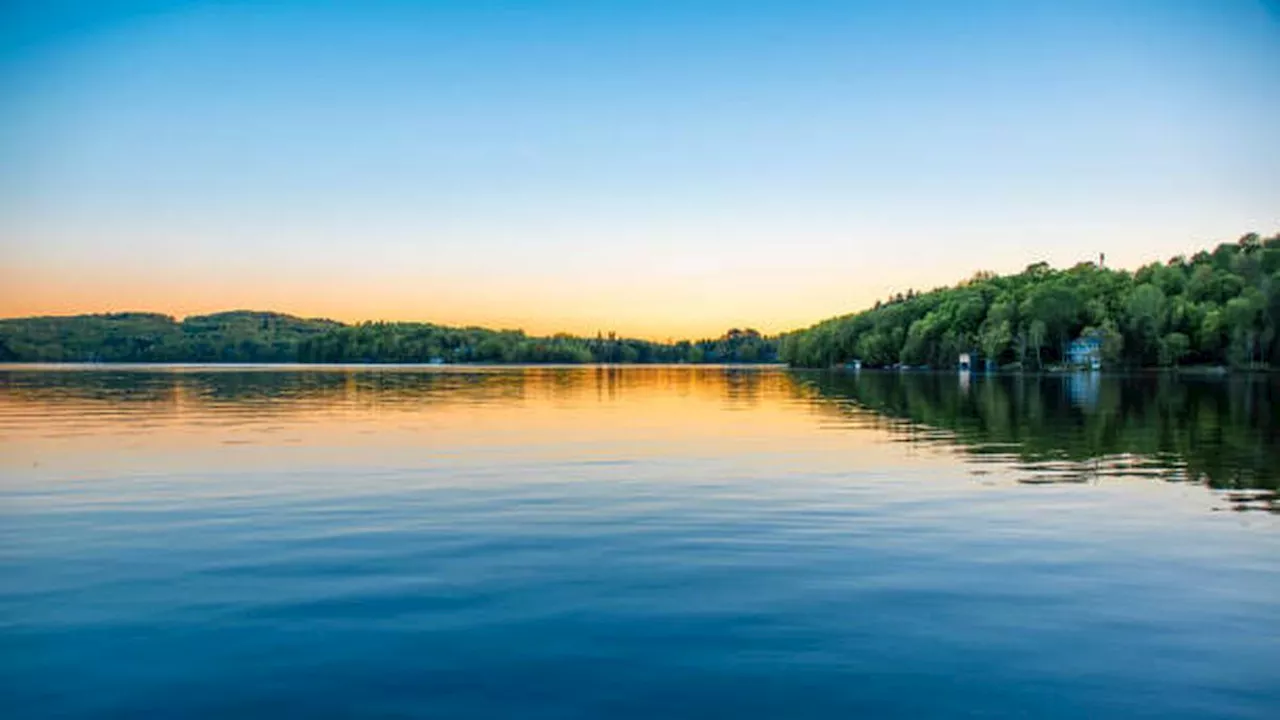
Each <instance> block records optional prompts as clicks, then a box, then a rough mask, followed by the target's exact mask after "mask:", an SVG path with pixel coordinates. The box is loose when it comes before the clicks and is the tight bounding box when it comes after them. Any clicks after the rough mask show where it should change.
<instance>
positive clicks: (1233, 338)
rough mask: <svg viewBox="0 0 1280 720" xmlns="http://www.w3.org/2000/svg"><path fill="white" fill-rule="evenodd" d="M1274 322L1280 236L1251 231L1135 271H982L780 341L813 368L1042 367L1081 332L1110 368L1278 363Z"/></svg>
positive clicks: (785, 356) (791, 359)
mask: <svg viewBox="0 0 1280 720" xmlns="http://www.w3.org/2000/svg"><path fill="white" fill-rule="evenodd" d="M1278 326H1280V235H1275V236H1273V237H1270V238H1265V239H1264V238H1261V237H1259V236H1258V235H1257V234H1249V235H1245V236H1244V237H1242V238H1241V239H1240V240H1239V241H1238V242H1235V243H1223V244H1221V245H1218V246H1217V247H1216V248H1215V249H1213V250H1212V251H1203V252H1199V253H1196V254H1195V255H1193V256H1192V257H1190V258H1187V257H1185V256H1179V257H1175V258H1172V259H1171V260H1169V261H1168V262H1166V263H1153V264H1151V265H1147V266H1145V267H1142V268H1140V269H1138V270H1137V271H1136V272H1128V271H1124V270H1112V269H1110V268H1106V267H1101V266H1100V265H1098V264H1095V263H1081V264H1079V265H1076V266H1075V267H1072V268H1070V269H1067V270H1054V269H1053V268H1050V267H1049V266H1048V265H1047V264H1045V263H1037V264H1035V265H1031V266H1030V267H1028V268H1027V269H1026V270H1025V271H1024V272H1022V273H1020V274H1017V275H1006V276H997V275H993V274H991V273H979V274H977V275H975V276H974V277H973V278H971V279H969V280H967V281H965V282H962V283H960V284H958V285H956V286H954V287H949V288H940V289H936V290H932V291H929V292H924V293H916V292H914V291H908V292H907V293H906V294H905V295H896V296H894V297H892V298H889V299H888V300H887V301H885V302H882V303H881V302H878V303H876V305H875V307H873V308H871V309H869V310H866V311H864V312H859V313H854V314H852V315H844V316H841V317H836V318H832V319H830V320H825V321H823V322H820V323H818V324H817V325H814V326H813V327H810V328H807V329H805V330H800V331H796V332H792V333H788V334H786V335H784V336H783V337H782V338H781V347H780V351H779V352H780V357H781V359H782V360H783V361H784V362H788V363H790V364H792V365H798V366H807V367H828V366H831V365H836V364H842V363H847V362H850V361H853V360H857V361H860V362H861V363H862V364H863V365H865V366H870V367H887V366H893V365H898V364H903V365H910V366H928V367H933V368H951V367H955V366H956V364H957V359H958V358H959V356H960V354H961V353H969V355H970V359H971V361H972V364H973V365H974V366H978V367H981V366H985V365H987V364H988V362H987V361H990V364H992V365H998V366H1010V365H1012V366H1015V367H1026V368H1031V369H1037V368H1041V367H1050V366H1053V365H1057V364H1062V363H1064V362H1066V361H1067V360H1068V359H1069V357H1068V355H1069V348H1070V347H1071V345H1070V344H1071V343H1072V342H1073V341H1075V340H1077V339H1082V338H1083V339H1087V340H1091V341H1093V342H1095V343H1096V347H1098V348H1099V351H1098V352H1099V354H1100V356H1101V360H1102V361H1103V363H1104V364H1106V365H1110V366H1113V367H1142V366H1167V365H1177V364H1182V363H1195V364H1214V365H1232V366H1237V367H1242V366H1243V367H1259V366H1270V367H1280V335H1278V334H1277V327H1278ZM1077 347H1079V346H1077Z"/></svg>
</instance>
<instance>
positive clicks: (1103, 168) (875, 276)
mask: <svg viewBox="0 0 1280 720" xmlns="http://www.w3.org/2000/svg"><path fill="white" fill-rule="evenodd" d="M1250 231H1257V232H1260V233H1264V234H1270V233H1274V232H1277V231H1280V2H1278V1H1277V0H1266V1H1256V0H1255V1H1250V0H1200V1H1193V0H1123V1H1111V0H1106V1H1103V0H1078V1H1073V2H1040V1H1038V0H1003V1H997V0H975V1H973V2H950V1H946V2H929V1H926V0H905V1H901V2H890V1H888V0H882V1H877V2H871V1H864V2H860V1H857V0H845V1H843V2H804V1H803V0H791V1H783V0H758V1H753V0H737V1H735V2H727V1H716V0H686V1H684V2H661V1H650V2H612V1H609V0H596V1H592V2H588V1H585V0H584V1H581V2H567V1H566V2H537V1H536V0H526V1H524V2H489V1H487V0H467V1H457V2H431V1H429V0H427V1H422V2H385V1H380V0H365V1H363V2H355V1H352V2H325V1H323V0H296V1H294V0H279V1H275V2H272V1H263V2H196V1H192V0H188V1H186V2H178V1H175V0H170V1H168V2H162V1H158V0H152V1H145V0H136V1H133V2H120V1H116V0H82V1H78V2H77V1H71V0H25V1H23V0H0V316H23V315H33V314H71V313H82V312H115V311H124V310H146V311H155V312H162V313H167V314H172V315H177V316H185V315H188V314H197V313H203V312H211V311H219V310H227V309H238V308H249V309H260V310H278V311H283V312H290V313H294V314H299V315H304V316H325V317H332V318H335V319H339V320H346V321H355V320H378V319H383V320H420V321H430V322H437V323H446V324H480V325H487V326H495V327H509V328H516V327H519V328H524V329H525V330H527V331H529V332H538V333H542V332H555V331H568V332H575V333H586V334H594V333H595V332H596V331H598V330H602V331H606V332H608V331H610V330H613V331H617V332H619V333H621V334H624V335H629V336H639V337H649V338H654V339H665V338H672V337H690V336H692V337H703V336H714V335H719V334H720V333H721V332H723V331H724V330H726V329H728V328H730V327H755V328H758V329H760V330H762V331H765V332H776V331H782V330H788V329H792V328H796V327H801V326H806V325H809V324H811V323H813V322H815V321H817V320H820V319H823V318H826V317H829V316H832V315H837V314H843V313H847V312H851V311H855V310H858V309H861V308H864V307H867V306H869V305H871V304H872V303H874V301H875V300H876V299H878V298H883V297H886V296H888V295H890V294H893V293H896V292H904V291H906V290H907V289H909V288H914V289H927V288H931V287H936V286H940V285H949V284H953V283H954V282H956V281H958V280H961V279H964V278H966V277H969V276H971V275H972V274H973V273H974V272H975V271H978V270H992V271H997V272H1016V271H1018V270H1020V269H1022V268H1023V267H1025V266H1026V265H1028V264H1030V263H1032V262H1036V261H1040V260H1047V261H1049V262H1051V263H1053V264H1055V265H1071V264H1074V263H1076V262H1079V261H1082V260H1092V259H1095V258H1097V256H1098V253H1100V252H1105V253H1106V256H1107V264H1108V265H1112V266H1123V267H1137V266H1139V265H1141V264H1144V263H1146V262H1150V261H1153V260H1165V259H1167V258H1169V257H1171V256H1173V255H1177V254H1180V253H1188V254H1189V253H1193V252H1195V251H1196V250H1198V249H1200V248H1202V247H1205V246H1208V245H1212V244H1216V243H1217V242H1220V241H1230V240H1235V239H1236V238H1238V237H1239V236H1240V235H1242V234H1244V233H1246V232H1250Z"/></svg>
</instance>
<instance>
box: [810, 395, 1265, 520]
mask: <svg viewBox="0 0 1280 720" xmlns="http://www.w3.org/2000/svg"><path fill="white" fill-rule="evenodd" d="M796 377H797V379H798V380H799V381H800V382H801V383H802V385H804V386H806V387H808V388H811V389H812V390H811V392H814V393H816V397H817V398H819V399H820V400H821V402H822V404H823V405H824V406H826V407H830V408H841V407H843V408H845V411H844V415H845V416H846V417H850V418H851V419H852V416H855V415H856V416H857V419H856V420H855V421H856V422H863V423H867V422H870V423H872V424H875V423H877V422H878V421H879V420H878V419H881V420H884V421H885V422H882V423H881V424H882V426H883V427H885V428H887V429H889V430H890V431H891V432H896V433H897V434H899V435H901V436H903V437H906V438H910V439H913V440H914V441H919V442H939V443H946V444H954V443H957V442H958V443H960V444H961V445H962V446H963V447H964V449H965V451H966V452H967V453H969V454H970V455H971V457H972V459H973V460H975V461H982V460H984V459H987V460H990V461H992V462H1008V461H1010V460H1012V461H1014V462H1016V463H1020V464H1022V466H1023V467H1025V468H1026V469H1028V470H1031V471H1034V472H1030V473H1028V475H1027V479H1028V481H1030V482H1036V481H1040V482H1044V481H1055V482H1056V481H1082V480H1090V479H1094V478H1097V477H1098V476H1099V475H1105V474H1125V475H1134V474H1147V475H1156V476H1159V477H1165V478H1168V479H1172V480H1190V481H1194V482H1203V483H1205V484H1207V485H1209V486H1210V487H1213V488H1219V489H1227V490H1238V491H1243V492H1241V493H1240V494H1239V495H1238V496H1237V497H1238V498H1240V499H1241V501H1242V502H1250V503H1256V502H1263V503H1267V502H1270V503H1272V504H1273V505H1274V502H1275V490H1276V489H1277V488H1278V487H1280V443H1277V430H1278V429H1280V421H1278V419H1277V412H1280V379H1278V378H1276V377H1272V376H1257V375H1246V376H1231V377H1229V378H1208V377H1181V378H1180V377H1174V376H1170V375H1167V374H1165V375H1156V374H1152V375H1137V376H1127V377H1120V376H1107V375H1097V374H1084V373H1082V374H1078V375H1062V376H1015V375H991V376H985V375H975V376H973V377H972V378H969V379H968V382H960V381H959V380H958V379H957V376H956V375H955V374H950V373H936V374H934V373H892V372H862V373H854V374H849V373H819V372H814V373H797V375H796ZM867 411H870V412H871V413H874V415H873V416H871V417H870V418H868V417H867ZM939 430H940V431H944V432H942V433H941V434H939V433H938V432H936V431H939ZM1256 490H1263V491H1269V492H1266V493H1263V494H1262V495H1261V496H1260V495H1258V494H1256V493H1251V492H1247V491H1256Z"/></svg>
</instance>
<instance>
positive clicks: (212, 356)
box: [0, 310, 342, 362]
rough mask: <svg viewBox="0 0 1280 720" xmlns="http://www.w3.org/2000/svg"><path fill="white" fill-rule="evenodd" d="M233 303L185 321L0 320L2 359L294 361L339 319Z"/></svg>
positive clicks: (151, 316)
mask: <svg viewBox="0 0 1280 720" xmlns="http://www.w3.org/2000/svg"><path fill="white" fill-rule="evenodd" d="M341 326H342V325H341V323H337V322H334V321H332V320H316V319H304V318H299V317H294V316H292V315H284V314H281V313H273V312H255V311H249V310H236V311H231V312H221V313H215V314H213V315H194V316H191V317H188V318H186V319H184V320H182V321H181V322H179V321H177V320H175V319H174V318H172V317H170V316H168V315H159V314H155V313H134V312H128V313H108V314H100V315H73V316H68V317H33V318H19V319H9V320H0V360H6V361H10V362H12V361H36V362H292V361H294V360H296V359H297V350H298V345H299V343H301V342H302V341H303V340H305V339H307V338H311V337H315V336H317V335H322V334H324V333H327V332H330V331H332V330H334V329H336V328H339V327H341Z"/></svg>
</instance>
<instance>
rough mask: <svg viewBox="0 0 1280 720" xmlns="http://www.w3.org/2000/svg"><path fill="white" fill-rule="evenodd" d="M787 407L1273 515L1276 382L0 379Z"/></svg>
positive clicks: (681, 373)
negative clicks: (1226, 497) (1226, 500)
mask: <svg viewBox="0 0 1280 720" xmlns="http://www.w3.org/2000/svg"><path fill="white" fill-rule="evenodd" d="M797 396H800V397H802V398H804V399H806V401H810V402H814V403H815V406H816V407H817V408H819V409H820V410H821V411H822V412H824V413H827V414H828V416H829V417H833V418H838V419H839V421H840V422H841V423H842V424H845V425H851V426H855V427H865V428H874V429H880V430H883V431H887V432H888V433H890V435H891V436H892V437H895V438H897V439H899V440H902V441H903V442H908V443H914V444H937V445H940V446H956V445H959V446H960V447H961V448H963V450H964V452H965V453H966V454H967V456H968V458H969V460H970V461H971V462H972V463H974V464H975V465H976V467H975V472H984V470H983V468H982V467H981V466H982V465H983V464H986V465H989V467H990V468H991V469H992V470H995V469H998V468H1008V467H1014V468H1016V469H1018V470H1019V471H1020V477H1021V478H1022V480H1023V481H1025V482H1089V481H1093V480H1095V479H1097V478H1099V477H1101V476H1106V475H1124V476H1143V475H1145V476H1155V477H1162V478H1166V479H1170V480H1189V481H1195V482H1202V483H1204V484H1206V485H1208V486H1210V487H1214V488H1220V489H1226V490H1231V491H1235V492H1237V493H1238V495H1237V496H1236V497H1238V498H1239V499H1240V500H1241V502H1242V505H1245V506H1256V505H1258V504H1259V503H1261V504H1267V503H1271V505H1272V507H1280V504H1277V501H1276V500H1275V497H1276V490H1277V488H1280V442H1277V440H1278V439H1280V438H1277V430H1278V428H1280V420H1278V419H1277V412H1280V378H1276V377H1266V376H1231V377H1229V378H1196V377H1192V378H1182V379H1179V378H1175V377H1172V376H1168V375H1142V376H1132V377H1114V376H1105V375H1103V376H1099V375H1090V374H1079V375H1061V376H1042V377H1036V376H1011V375H993V376H986V375H973V376H972V377H969V378H963V379H958V377H957V376H956V375H955V374H950V373H939V374H929V373H885V372H862V373H858V374H841V373H827V372H810V371H805V372H786V371H780V370H776V369H764V370H762V369H758V368H746V367H707V366H639V367H627V366H588V367H582V366H577V367H528V368H510V367H506V368H481V367H467V368H448V369H443V370H432V371H423V370H422V369H395V368H385V367H382V368H374V369H368V368H334V369H314V368H313V369H301V370H296V371H294V370H279V369H273V370H244V369H227V368H220V369H215V370H210V369H201V368H192V369H183V370H163V369H154V368H152V369H143V370H120V369H110V370H95V371H69V372H48V371H26V370H0V404H5V405H8V406H10V407H11V408H12V407H18V408H19V410H20V412H21V413H23V414H24V415H27V416H30V417H40V416H44V415H48V416H52V415H54V414H60V415H63V416H65V415H67V414H68V413H71V414H74V413H77V412H82V413H84V414H101V413H111V414H116V415H120V414H133V413H137V414H143V415H148V416H165V415H183V414H187V415H190V416H192V417H195V418H199V417H200V416H201V415H223V416H224V417H226V416H231V415H236V416H252V417H254V418H268V417H291V416H306V415H308V414H325V413H330V412H380V413H393V412H416V411H421V410H424V409H427V408H448V407H451V406H459V405H472V406H480V405H484V406H490V407H500V406H512V405H519V404H546V403H551V404H567V405H573V404H584V403H587V404H591V403H620V410H621V411H623V412H625V410H626V402H628V401H631V400H638V401H645V400H649V399H654V398H658V397H666V398H669V399H674V398H681V397H689V398H694V399H697V400H700V401H703V402H707V403H715V404H718V405H719V406H720V407H723V408H725V409H730V410H732V409H738V408H750V407H755V406H757V405H760V404H762V403H765V402H774V403H781V402H788V401H793V400H794V399H796V398H797ZM673 412H675V411H674V410H673ZM1258 491H1263V492H1262V494H1259V493H1258Z"/></svg>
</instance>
